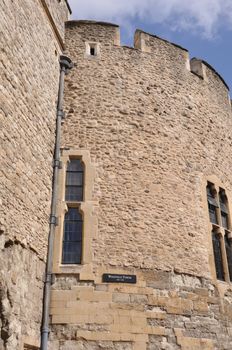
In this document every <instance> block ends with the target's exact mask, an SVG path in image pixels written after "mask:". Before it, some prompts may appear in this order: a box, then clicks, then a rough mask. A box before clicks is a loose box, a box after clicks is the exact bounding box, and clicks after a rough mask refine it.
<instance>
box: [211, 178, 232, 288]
mask: <svg viewBox="0 0 232 350" xmlns="http://www.w3.org/2000/svg"><path fill="white" fill-rule="evenodd" d="M206 191H207V201H208V211H209V219H210V222H211V224H212V229H211V232H212V244H213V253H214V263H215V270H216V276H217V279H219V280H221V281H227V282H229V281H231V282H232V241H231V239H232V232H231V223H230V222H231V221H230V216H229V205H228V199H227V195H226V191H225V190H224V189H223V188H221V187H217V190H216V187H215V185H214V184H213V183H211V182H208V183H207V187H206Z"/></svg>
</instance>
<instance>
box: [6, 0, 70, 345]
mask: <svg viewBox="0 0 232 350" xmlns="http://www.w3.org/2000/svg"><path fill="white" fill-rule="evenodd" d="M69 13H70V8H69V6H68V2H67V0H59V1H58V0H53V1H51V0H23V1H17V0H16V1H11V0H2V1H1V2H0V36H1V44H0V45H1V48H0V75H1V79H0V84H1V89H0V91H1V94H0V95H1V97H0V104H1V106H0V140H1V141H0V142H1V147H0V178H1V180H0V349H1V350H16V349H17V350H22V349H27V350H29V349H30V350H31V349H33V350H34V349H38V347H39V340H40V326H41V310H42V295H43V275H44V271H45V260H46V254H47V240H48V239H47V237H48V229H49V214H50V205H51V184H52V171H53V169H52V158H53V150H54V140H55V119H56V99H57V93H58V83H59V70H60V68H59V56H60V54H61V53H62V52H63V49H64V21H66V20H67V19H68V17H69Z"/></svg>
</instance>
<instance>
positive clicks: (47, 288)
mask: <svg viewBox="0 0 232 350" xmlns="http://www.w3.org/2000/svg"><path fill="white" fill-rule="evenodd" d="M72 68H73V63H72V61H71V59H70V58H69V57H67V56H60V80H59V92H58V101H57V113H56V134H55V149H54V158H53V168H54V170H53V182H52V199H51V215H50V222H49V236H48V252H47V264H46V273H45V281H44V294H43V313H42V325H41V343H40V350H47V346H48V335H49V307H50V292H51V285H52V260H53V243H54V234H55V227H56V225H57V216H56V215H57V213H56V207H57V193H58V172H59V165H60V135H61V121H62V118H63V117H64V112H63V98H64V76H65V74H67V73H68V71H69V70H70V69H72Z"/></svg>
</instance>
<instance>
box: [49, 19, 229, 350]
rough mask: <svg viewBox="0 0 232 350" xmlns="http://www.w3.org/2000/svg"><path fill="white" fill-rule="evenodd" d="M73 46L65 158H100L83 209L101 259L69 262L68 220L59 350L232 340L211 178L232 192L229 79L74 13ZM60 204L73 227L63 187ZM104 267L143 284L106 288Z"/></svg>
mask: <svg viewBox="0 0 232 350" xmlns="http://www.w3.org/2000/svg"><path fill="white" fill-rule="evenodd" d="M91 47H92V53H91V51H90V48H91ZM93 50H95V51H93ZM66 53H67V54H68V55H69V56H70V57H71V58H72V60H73V62H74V65H75V67H74V69H73V70H72V72H71V74H70V75H69V76H68V77H67V79H66V89H65V100H66V112H67V117H66V120H65V122H64V125H63V135H62V145H63V150H64V151H63V155H64V157H63V166H64V167H65V164H66V163H67V161H68V159H71V158H72V157H78V155H79V158H83V154H85V153H87V154H88V155H89V157H90V160H88V162H87V163H86V181H87V182H86V186H87V187H88V189H89V188H91V191H92V196H91V197H89V198H88V199H86V198H84V206H86V205H89V206H91V218H92V219H93V218H96V219H97V228H96V230H95V231H94V233H93V234H91V233H90V231H89V230H85V227H84V243H83V246H84V250H85V249H86V248H85V246H86V245H87V249H88V250H89V251H90V252H91V257H90V258H88V259H86V260H85V259H84V260H85V261H84V262H83V264H82V266H76V267H75V266H71V267H70V266H62V265H61V250H62V234H63V233H62V232H63V228H62V225H61V227H58V228H57V238H56V242H60V243H57V244H56V247H55V250H56V253H55V255H56V259H55V260H54V272H55V273H56V283H55V284H54V285H53V292H52V307H51V320H52V325H53V326H52V334H51V338H50V339H51V341H50V350H53V349H60V350H61V349H62V350H71V349H72V350H74V349H88V350H90V349H91V350H92V349H94V350H100V349H115V350H116V349H117V350H122V349H127V350H130V349H131V350H132V349H133V350H145V349H146V350H156V349H171V350H175V349H183V350H190V349H191V350H196V349H198V350H200V349H201V350H202V349H204V350H206V349H207V350H209V349H231V348H232V338H231V334H232V333H231V332H232V327H231V319H232V307H231V297H232V293H231V284H230V283H226V282H219V281H217V279H216V278H215V267H214V264H211V263H210V261H211V260H212V254H213V253H212V239H211V236H210V234H211V233H209V231H208V222H209V217H208V209H207V201H206V194H205V191H206V189H205V187H206V183H207V180H209V179H211V178H212V177H213V178H215V179H217V181H220V183H222V184H223V186H224V188H225V189H226V190H227V194H228V197H229V196H230V189H231V181H232V178H231V167H232V161H231V157H230V153H231V152H230V149H231V138H232V132H231V130H232V128H231V127H232V119H231V103H230V100H229V96H228V88H227V86H226V84H225V82H224V81H223V79H222V78H221V77H220V76H219V75H218V74H217V72H215V71H214V69H213V68H212V67H210V66H209V65H208V64H206V63H205V62H202V61H201V60H196V59H194V60H192V61H190V60H189V55H188V52H187V51H186V50H185V49H183V48H181V47H178V46H177V45H175V44H172V43H169V42H167V41H165V40H162V39H160V38H158V37H156V36H153V35H150V34H147V33H144V32H142V31H136V33H135V46H134V48H131V47H123V46H121V45H120V39H119V28H118V26H116V25H111V24H107V23H101V22H91V21H70V22H68V23H67V24H66ZM83 162H85V160H84V158H83ZM88 164H92V168H94V169H95V170H94V173H95V175H94V181H93V186H92V187H91V186H89V183H88V176H89V175H90V172H89V171H88V167H89V165H88ZM62 176H65V171H64V170H62V171H61V178H62ZM64 185H65V183H64V181H63V182H62V181H61V186H64ZM81 205H82V204H81ZM59 208H60V211H59V212H60V218H59V219H60V222H63V221H62V220H63V219H64V213H65V210H66V209H67V208H65V205H64V189H63V190H61V194H60V202H59ZM81 208H82V207H81ZM83 213H84V225H85V222H86V221H87V220H86V215H85V213H86V209H85V207H84V209H83ZM85 237H88V238H87V241H85ZM104 273H110V274H125V275H136V277H137V283H136V284H123V283H106V282H103V281H102V275H103V274H104Z"/></svg>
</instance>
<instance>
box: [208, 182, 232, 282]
mask: <svg viewBox="0 0 232 350" xmlns="http://www.w3.org/2000/svg"><path fill="white" fill-rule="evenodd" d="M209 184H211V185H212V186H213V188H214V191H215V200H216V201H217V203H218V206H217V208H216V217H217V223H214V222H211V221H210V211H209V205H208V191H207V188H208V185H209ZM220 191H223V192H224V193H225V195H226V207H227V208H226V209H227V227H224V226H223V221H222V214H221V213H222V210H221V206H220V204H221V199H220V197H219V193H220ZM205 193H206V203H207V212H208V227H209V232H210V242H211V250H210V266H211V272H212V275H213V277H214V280H215V283H216V284H217V285H218V284H220V283H223V284H225V283H226V284H230V285H231V284H232V279H231V280H230V273H229V259H228V257H227V250H226V236H229V239H230V240H231V239H232V226H231V214H230V203H231V200H230V199H231V196H230V194H229V193H228V191H227V190H226V189H225V186H223V185H222V184H221V183H220V182H219V181H218V180H217V179H216V177H210V178H208V179H207V180H206V186H205ZM213 233H214V234H216V235H218V236H219V237H220V248H221V256H222V265H223V273H224V279H223V280H222V279H218V278H217V272H216V261H215V256H214V253H215V252H214V247H213V236H212V235H213ZM231 244H232V242H231ZM231 249H232V248H231ZM231 258H232V257H231ZM231 277H232V276H231Z"/></svg>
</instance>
